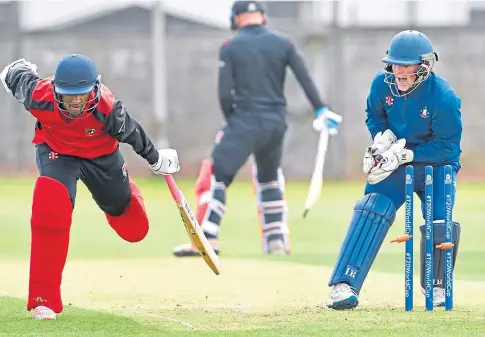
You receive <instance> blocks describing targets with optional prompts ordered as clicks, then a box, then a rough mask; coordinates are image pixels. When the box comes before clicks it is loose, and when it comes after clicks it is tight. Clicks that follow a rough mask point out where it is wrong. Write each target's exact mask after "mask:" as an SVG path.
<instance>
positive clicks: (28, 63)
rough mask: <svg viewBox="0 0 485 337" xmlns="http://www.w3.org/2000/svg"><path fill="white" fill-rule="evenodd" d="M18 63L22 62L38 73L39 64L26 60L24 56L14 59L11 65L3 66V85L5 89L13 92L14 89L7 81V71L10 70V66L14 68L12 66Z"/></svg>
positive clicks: (0, 75)
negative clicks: (11, 88)
mask: <svg viewBox="0 0 485 337" xmlns="http://www.w3.org/2000/svg"><path fill="white" fill-rule="evenodd" d="M17 63H22V64H23V65H24V66H26V67H27V68H29V69H31V70H32V72H33V73H34V74H37V65H35V64H33V63H30V62H29V61H26V60H25V59H24V58H21V59H18V60H16V61H13V62H12V63H10V64H9V65H7V66H5V68H3V70H2V72H1V73H0V81H1V82H2V85H3V87H4V88H5V91H6V92H8V93H11V92H12V91H11V90H10V89H9V88H8V86H7V82H6V78H7V73H8V71H9V70H10V68H12V66H14V65H16V64H17Z"/></svg>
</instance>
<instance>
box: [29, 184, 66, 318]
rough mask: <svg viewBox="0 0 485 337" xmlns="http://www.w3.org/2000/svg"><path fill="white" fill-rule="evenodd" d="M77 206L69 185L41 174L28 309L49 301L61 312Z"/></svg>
mask: <svg viewBox="0 0 485 337" xmlns="http://www.w3.org/2000/svg"><path fill="white" fill-rule="evenodd" d="M72 211H73V206H72V203H71V199H70V198H69V192H68V191H67V188H66V187H65V186H64V185H63V184H62V183H60V182H59V181H57V180H55V179H52V178H49V177H39V178H37V181H36V183H35V187H34V195H33V201H32V215H31V219H30V224H31V247H30V276H29V295H28V300H27V310H31V309H33V308H35V307H37V306H39V305H46V303H48V306H49V308H50V309H52V310H54V312H57V313H59V312H61V311H62V310H63V304H62V300H61V280H62V271H63V270H64V265H65V263H66V258H67V251H68V247H69V234H70V227H71V220H72Z"/></svg>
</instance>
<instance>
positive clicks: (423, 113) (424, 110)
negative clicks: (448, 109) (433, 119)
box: [419, 107, 429, 118]
mask: <svg viewBox="0 0 485 337" xmlns="http://www.w3.org/2000/svg"><path fill="white" fill-rule="evenodd" d="M419 115H420V116H421V117H423V118H428V116H429V111H428V108H427V107H424V109H423V110H421V112H420V114H419Z"/></svg>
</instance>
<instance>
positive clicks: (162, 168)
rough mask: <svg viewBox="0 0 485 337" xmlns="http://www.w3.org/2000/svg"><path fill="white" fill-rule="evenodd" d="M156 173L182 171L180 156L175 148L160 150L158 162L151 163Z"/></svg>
mask: <svg viewBox="0 0 485 337" xmlns="http://www.w3.org/2000/svg"><path fill="white" fill-rule="evenodd" d="M150 168H151V169H152V171H153V172H154V173H155V174H172V173H176V172H178V171H180V164H179V158H178V155H177V151H176V150H174V149H161V150H158V162H156V163H155V164H153V165H150Z"/></svg>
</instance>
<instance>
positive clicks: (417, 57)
mask: <svg viewBox="0 0 485 337" xmlns="http://www.w3.org/2000/svg"><path fill="white" fill-rule="evenodd" d="M435 56H436V59H438V56H437V55H436V53H435V52H434V51H433V45H432V44H431V41H430V40H429V38H428V37H427V36H426V35H425V34H423V33H421V32H418V31H416V30H405V31H402V32H400V33H398V34H396V35H395V36H394V37H393V38H392V40H391V43H390V45H389V49H388V50H387V55H386V56H385V57H383V58H382V62H384V63H387V64H399V65H413V64H421V63H423V61H426V60H429V59H430V58H433V57H435Z"/></svg>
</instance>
